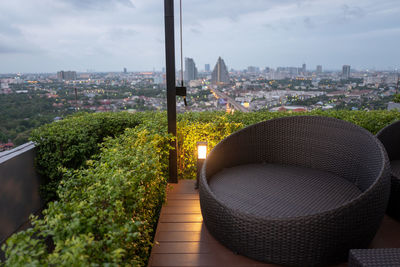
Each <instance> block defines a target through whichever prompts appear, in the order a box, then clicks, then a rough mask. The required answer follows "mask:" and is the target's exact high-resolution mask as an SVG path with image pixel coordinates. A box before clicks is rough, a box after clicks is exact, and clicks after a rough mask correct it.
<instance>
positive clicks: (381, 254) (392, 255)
mask: <svg viewBox="0 0 400 267" xmlns="http://www.w3.org/2000/svg"><path fill="white" fill-rule="evenodd" d="M348 266H349V267H399V266H400V248H379V249H378V248H377V249H352V250H350V254H349V263H348Z"/></svg>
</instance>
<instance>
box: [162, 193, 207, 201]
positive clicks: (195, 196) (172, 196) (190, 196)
mask: <svg viewBox="0 0 400 267" xmlns="http://www.w3.org/2000/svg"><path fill="white" fill-rule="evenodd" d="M167 198H168V199H194V200H196V199H199V195H198V194H167Z"/></svg>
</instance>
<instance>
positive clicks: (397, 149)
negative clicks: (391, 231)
mask: <svg viewBox="0 0 400 267" xmlns="http://www.w3.org/2000/svg"><path fill="white" fill-rule="evenodd" d="M376 136H377V137H378V139H379V140H380V141H381V142H382V144H383V146H384V147H385V149H386V151H387V153H388V156H389V160H390V165H391V175H392V179H391V180H392V181H391V182H392V187H391V190H390V198H389V204H388V208H387V213H388V214H389V215H390V216H392V217H393V218H395V219H397V220H400V121H396V122H394V123H392V124H390V125H388V126H386V127H385V128H383V129H382V130H381V131H379V133H378V134H377V135H376Z"/></svg>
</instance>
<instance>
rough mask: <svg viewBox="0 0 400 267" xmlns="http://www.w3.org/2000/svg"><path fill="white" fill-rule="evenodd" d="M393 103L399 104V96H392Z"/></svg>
mask: <svg viewBox="0 0 400 267" xmlns="http://www.w3.org/2000/svg"><path fill="white" fill-rule="evenodd" d="M393 102H395V103H400V94H396V95H394V97H393Z"/></svg>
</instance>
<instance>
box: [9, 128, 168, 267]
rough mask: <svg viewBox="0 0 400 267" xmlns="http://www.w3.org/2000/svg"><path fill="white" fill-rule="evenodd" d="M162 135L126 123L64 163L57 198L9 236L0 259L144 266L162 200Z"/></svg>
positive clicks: (13, 262) (37, 263) (33, 263)
mask: <svg viewBox="0 0 400 267" xmlns="http://www.w3.org/2000/svg"><path fill="white" fill-rule="evenodd" d="M169 141H170V138H169V137H168V136H167V135H166V134H165V133H151V132H150V131H149V130H147V129H145V127H138V128H135V129H128V130H127V131H126V132H125V134H123V135H121V136H120V137H118V138H115V139H112V138H107V140H106V142H105V143H104V144H103V145H102V148H101V153H100V155H99V159H98V160H89V161H88V162H87V168H86V169H79V170H71V169H66V168H64V169H63V173H64V180H63V181H62V182H61V184H60V186H59V189H58V195H59V201H55V202H52V203H50V204H49V206H48V208H47V209H46V210H45V211H44V212H43V214H44V218H43V219H38V218H32V220H33V228H31V229H28V230H26V231H22V232H19V233H17V234H14V235H13V236H12V237H11V238H9V239H8V241H7V243H6V245H4V246H3V248H2V249H3V250H5V252H6V257H7V260H6V262H5V265H6V266H25V265H31V266H42V265H43V266H49V265H50V266H98V265H107V266H119V265H125V266H145V264H146V262H147V259H148V256H149V252H150V248H151V240H152V236H153V229H154V227H155V224H156V222H157V217H158V213H159V209H160V207H161V203H162V201H163V200H164V194H165V186H166V179H165V177H167V175H166V173H165V170H166V169H167V160H166V159H167V153H168V149H169V145H168V143H169ZM49 240H51V242H49ZM46 241H47V242H46ZM49 243H52V244H53V246H50V247H49V246H48V244H49ZM52 247H53V248H52Z"/></svg>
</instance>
